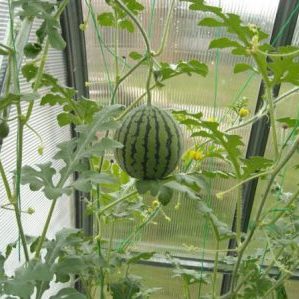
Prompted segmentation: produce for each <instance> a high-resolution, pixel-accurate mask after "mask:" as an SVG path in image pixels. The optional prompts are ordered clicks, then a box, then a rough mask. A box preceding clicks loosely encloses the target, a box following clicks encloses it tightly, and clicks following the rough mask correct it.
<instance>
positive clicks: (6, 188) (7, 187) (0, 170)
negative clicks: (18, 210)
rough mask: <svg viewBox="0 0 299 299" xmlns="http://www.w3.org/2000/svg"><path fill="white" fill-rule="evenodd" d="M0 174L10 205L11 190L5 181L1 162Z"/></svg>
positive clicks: (0, 162)
mask: <svg viewBox="0 0 299 299" xmlns="http://www.w3.org/2000/svg"><path fill="white" fill-rule="evenodd" d="M0 174H1V178H2V181H3V184H4V187H5V191H6V195H7V198H8V200H9V202H10V203H12V201H13V199H12V193H11V189H10V186H9V183H8V180H7V176H6V174H5V171H4V167H3V164H2V161H1V160H0Z"/></svg>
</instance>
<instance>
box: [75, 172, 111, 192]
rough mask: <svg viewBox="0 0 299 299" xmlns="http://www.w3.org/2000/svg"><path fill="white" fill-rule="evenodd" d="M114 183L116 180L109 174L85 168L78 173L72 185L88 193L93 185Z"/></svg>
mask: <svg viewBox="0 0 299 299" xmlns="http://www.w3.org/2000/svg"><path fill="white" fill-rule="evenodd" d="M116 183H117V180H116V179H115V178H114V177H113V176H111V175H110V174H106V173H98V172H96V171H91V170H87V171H84V172H82V173H81V174H80V176H79V178H78V179H77V180H76V181H75V182H74V183H73V187H74V188H75V189H77V190H79V191H82V192H86V193H88V192H89V191H90V190H91V189H92V186H93V185H114V184H116Z"/></svg>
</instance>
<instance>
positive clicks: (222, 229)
mask: <svg viewBox="0 0 299 299" xmlns="http://www.w3.org/2000/svg"><path fill="white" fill-rule="evenodd" d="M206 217H208V218H209V219H210V221H211V223H212V225H213V228H214V231H215V233H216V234H217V237H218V239H219V240H220V241H222V240H227V239H232V238H234V237H235V235H236V234H235V233H234V232H232V230H231V228H230V227H229V226H228V225H227V224H226V223H224V222H222V221H220V220H219V219H218V218H217V216H216V215H215V214H213V213H208V214H206Z"/></svg>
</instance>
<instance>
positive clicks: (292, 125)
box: [276, 117, 299, 128]
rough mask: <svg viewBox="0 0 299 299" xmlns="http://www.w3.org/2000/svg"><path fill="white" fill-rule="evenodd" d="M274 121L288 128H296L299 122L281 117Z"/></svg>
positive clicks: (295, 119)
mask: <svg viewBox="0 0 299 299" xmlns="http://www.w3.org/2000/svg"><path fill="white" fill-rule="evenodd" d="M276 121H278V122H280V123H282V124H286V125H287V126H288V128H297V127H298V126H299V120H298V119H297V118H291V117H283V118H279V119H277V120H276Z"/></svg>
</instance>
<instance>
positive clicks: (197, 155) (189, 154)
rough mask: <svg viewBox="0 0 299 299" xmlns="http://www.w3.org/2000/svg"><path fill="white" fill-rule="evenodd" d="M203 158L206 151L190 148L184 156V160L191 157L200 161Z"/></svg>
mask: <svg viewBox="0 0 299 299" xmlns="http://www.w3.org/2000/svg"><path fill="white" fill-rule="evenodd" d="M203 158H204V153H203V152H202V151H200V150H197V151H194V150H189V151H187V152H186V153H185V154H184V156H183V160H188V159H191V160H195V161H199V160H202V159H203Z"/></svg>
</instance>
